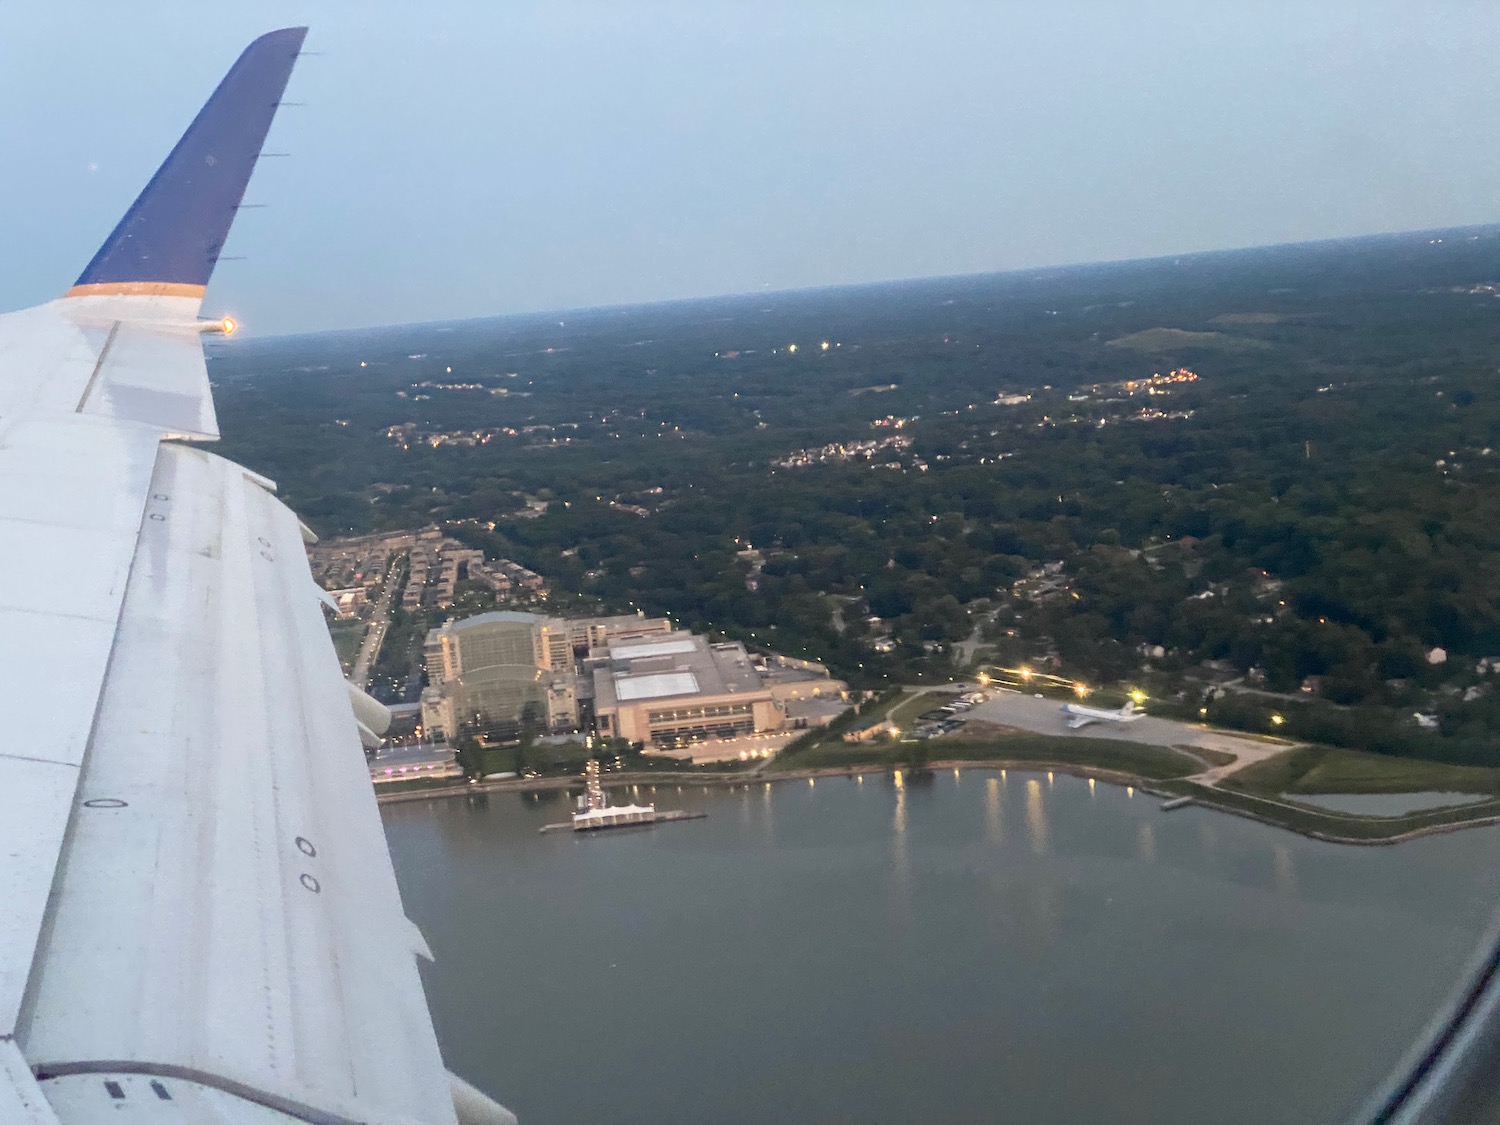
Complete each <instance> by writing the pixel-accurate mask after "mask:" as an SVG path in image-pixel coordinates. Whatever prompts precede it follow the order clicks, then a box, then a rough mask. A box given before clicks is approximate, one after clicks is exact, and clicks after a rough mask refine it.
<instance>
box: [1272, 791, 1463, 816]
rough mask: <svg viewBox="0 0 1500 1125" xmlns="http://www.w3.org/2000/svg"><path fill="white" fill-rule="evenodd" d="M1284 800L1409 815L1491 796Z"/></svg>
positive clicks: (1304, 796)
mask: <svg viewBox="0 0 1500 1125" xmlns="http://www.w3.org/2000/svg"><path fill="white" fill-rule="evenodd" d="M1281 799H1282V800H1283V801H1293V802H1296V803H1300V804H1304V805H1314V806H1316V807H1317V808H1320V809H1328V810H1329V811H1330V812H1338V813H1348V814H1350V815H1351V816H1406V815H1407V814H1408V813H1414V812H1423V811H1425V810H1427V809H1442V808H1449V807H1452V806H1454V805H1472V804H1475V803H1477V802H1479V801H1488V800H1490V798H1489V796H1488V795H1486V794H1484V793H1435V792H1434V793H1283V794H1282V795H1281Z"/></svg>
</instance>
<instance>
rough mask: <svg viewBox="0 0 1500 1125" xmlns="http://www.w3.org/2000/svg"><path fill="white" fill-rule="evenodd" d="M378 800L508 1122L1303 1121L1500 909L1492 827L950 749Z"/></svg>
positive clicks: (1381, 1043) (1405, 1031)
mask: <svg viewBox="0 0 1500 1125" xmlns="http://www.w3.org/2000/svg"><path fill="white" fill-rule="evenodd" d="M632 795H634V796H636V797H637V798H638V799H647V800H654V801H655V802H656V803H657V805H658V807H660V808H663V809H669V808H682V809H691V810H697V811H703V812H706V813H708V817H707V819H704V820H694V821H688V822H684V823H677V824H666V825H658V826H655V827H651V828H631V829H621V830H618V831H613V832H603V833H598V834H592V835H587V836H576V835H574V834H573V833H569V832H564V833H549V834H547V835H539V834H538V832H537V828H538V827H539V826H540V825H542V824H545V823H548V822H551V821H557V820H563V819H566V818H567V816H568V814H569V811H570V806H569V804H568V801H567V798H566V797H564V796H563V795H560V794H538V795H521V794H504V795H491V796H488V797H486V796H482V795H479V796H474V797H470V798H459V799H454V800H444V801H430V802H416V803H410V804H400V805H391V806H387V807H386V808H385V809H384V818H385V824H386V832H387V834H388V836H389V838H390V843H391V848H392V852H393V854H394V857H395V861H396V872H397V875H398V877H399V879H400V882H401V889H402V893H403V895H404V896H405V901H406V908H407V912H408V913H409V914H410V915H411V917H412V918H413V919H414V920H415V921H416V922H417V923H418V924H419V925H420V926H421V927H422V930H423V932H424V933H425V934H426V936H427V939H428V941H429V943H430V944H431V946H432V949H433V951H434V953H435V954H436V956H437V963H436V965H424V966H423V969H424V978H425V980H426V982H427V988H428V995H429V998H430V1000H431V1002H432V1008H433V1015H434V1018H435V1021H436V1024H437V1030H438V1037H439V1039H440V1040H441V1042H442V1044H443V1050H444V1054H445V1056H446V1057H447V1059H448V1062H449V1065H450V1066H452V1067H453V1068H454V1069H455V1070H457V1071H458V1073H460V1074H462V1075H464V1076H465V1077H466V1078H468V1079H470V1080H471V1081H473V1082H474V1083H475V1084H476V1085H479V1086H480V1087H482V1088H483V1089H485V1090H487V1091H489V1092H491V1093H493V1094H494V1095H495V1096H496V1097H498V1098H499V1100H501V1101H502V1102H504V1103H505V1104H506V1105H508V1106H509V1107H510V1108H511V1109H512V1110H514V1111H515V1112H516V1113H517V1114H518V1115H519V1116H520V1119H521V1122H522V1125H561V1123H568V1125H572V1123H577V1122H653V1123H661V1122H699V1121H714V1122H721V1123H726V1122H727V1123H735V1122H745V1123H749V1122H756V1123H764V1122H768V1121H775V1122H783V1123H802V1122H901V1123H910V1122H919V1121H920V1122H1009V1121H1017V1122H1037V1121H1059V1122H1075V1121H1121V1122H1153V1123H1157V1122H1179V1121H1180V1122H1195V1123H1196V1122H1206V1121H1213V1122H1219V1123H1229V1122H1256V1123H1264V1122H1298V1123H1303V1122H1309V1121H1336V1120H1338V1119H1339V1118H1340V1116H1341V1115H1342V1114H1345V1113H1347V1112H1349V1111H1351V1110H1352V1109H1354V1108H1356V1107H1357V1105H1358V1103H1359V1102H1360V1101H1361V1100H1362V1098H1363V1097H1364V1095H1365V1094H1366V1093H1367V1092H1368V1091H1369V1089H1370V1088H1371V1087H1372V1086H1373V1085H1374V1084H1375V1083H1376V1082H1377V1081H1379V1080H1380V1079H1381V1078H1382V1077H1383V1076H1384V1075H1385V1074H1386V1073H1387V1071H1388V1070H1389V1068H1390V1067H1391V1066H1392V1064H1393V1063H1394V1062H1395V1061H1396V1060H1397V1058H1398V1057H1399V1056H1400V1055H1401V1053H1402V1052H1403V1051H1404V1050H1405V1049H1406V1048H1407V1046H1408V1045H1409V1044H1410V1042H1411V1040H1412V1038H1413V1037H1414V1035H1415V1034H1416V1033H1417V1031H1418V1030H1419V1029H1420V1028H1421V1026H1422V1025H1423V1024H1424V1022H1425V1021H1426V1019H1427V1018H1428V1016H1429V1014H1430V1013H1431V1011H1432V1010H1433V1008H1434V1007H1435V1006H1436V1005H1437V1004H1438V1002H1439V1001H1440V999H1441V998H1443V997H1444V996H1445V995H1446V994H1447V992H1448V991H1449V989H1450V988H1451V987H1452V986H1453V985H1454V983H1455V982H1456V979H1457V974H1458V973H1459V971H1460V969H1461V968H1462V966H1463V965H1464V964H1465V962H1466V961H1467V959H1468V957H1469V956H1470V954H1471V953H1472V951H1473V947H1474V943H1475V940H1476V938H1477V936H1478V935H1479V933H1480V931H1481V930H1482V929H1483V928H1484V926H1485V924H1486V923H1487V921H1488V919H1489V916H1490V914H1491V913H1492V911H1493V909H1494V907H1495V905H1496V898H1497V896H1496V890H1497V882H1500V880H1497V867H1500V865H1497V864H1496V863H1495V857H1496V845H1497V842H1500V837H1497V835H1496V831H1497V830H1496V829H1494V828H1481V829H1473V830H1469V831H1464V832H1458V833H1452V834H1449V835H1443V836H1434V837H1430V838H1427V839H1422V840H1416V841H1412V842H1409V843H1405V844H1400V845H1397V846H1394V847H1347V846H1340V845H1333V844H1324V843H1319V842H1317V841H1313V840H1308V839H1304V838H1303V837H1300V836H1296V835H1293V834H1291V833H1289V832H1285V831H1282V830H1279V829H1275V828H1270V827H1267V826H1264V825H1260V824H1257V823H1254V822H1251V821H1247V820H1242V819H1239V818H1237V817H1232V816H1227V815H1224V814H1221V813H1215V812H1211V811H1208V810H1205V809H1201V808H1189V809H1185V810H1182V811H1178V812H1172V813H1162V812H1160V811H1159V809H1158V803H1159V802H1158V801H1157V800H1155V799H1153V798H1151V797H1149V796H1147V795H1146V794H1143V793H1141V792H1140V791H1139V790H1136V791H1133V792H1128V791H1127V790H1125V789H1122V788H1117V787H1114V786H1111V785H1106V784H1103V783H1099V784H1097V785H1091V784H1090V783H1089V782H1087V781H1084V780H1082V779H1078V778H1073V777H1069V776H1066V775H1063V774H1057V775H1056V776H1055V778H1052V779H1049V777H1048V775H1047V774H1045V773H1041V774H1037V773H1021V772H1017V771H1014V770H1012V771H1010V772H1009V773H1008V774H1005V775H1004V776H1002V774H1001V773H1000V772H999V771H993V770H966V771H964V772H963V773H962V774H961V775H955V774H954V773H952V772H946V773H939V774H938V775H936V776H935V777H931V778H930V779H928V780H926V781H922V782H920V783H907V784H904V785H898V784H897V783H896V782H895V781H894V780H893V779H892V778H891V777H889V776H885V775H876V774H871V775H868V776H866V777H864V778H861V779H855V778H822V779H819V780H818V781H817V782H816V784H809V783H808V782H807V781H799V782H778V783H777V784H775V785H770V784H758V785H755V786H752V787H750V788H742V789H739V790H735V791H728V790H722V789H713V790H709V791H705V790H703V789H702V788H699V787H692V786H689V787H687V788H685V789H683V790H678V789H677V787H675V786H662V787H659V788H658V789H657V790H656V791H655V792H653V791H652V790H651V789H649V788H647V787H642V788H641V789H640V790H639V792H638V793H635V794H632V793H631V792H629V791H622V792H619V793H615V794H614V795H613V799H614V800H615V801H616V802H623V801H625V800H627V799H628V798H629V797H631V796H632Z"/></svg>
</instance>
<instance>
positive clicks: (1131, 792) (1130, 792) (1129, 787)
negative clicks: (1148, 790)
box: [1125, 785, 1135, 797]
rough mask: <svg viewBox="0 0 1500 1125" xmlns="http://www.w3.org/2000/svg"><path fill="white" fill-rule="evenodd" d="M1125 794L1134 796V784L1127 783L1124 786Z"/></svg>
mask: <svg viewBox="0 0 1500 1125" xmlns="http://www.w3.org/2000/svg"><path fill="white" fill-rule="evenodd" d="M1125 796H1127V797H1134V796H1135V786H1134V785H1127V786H1125Z"/></svg>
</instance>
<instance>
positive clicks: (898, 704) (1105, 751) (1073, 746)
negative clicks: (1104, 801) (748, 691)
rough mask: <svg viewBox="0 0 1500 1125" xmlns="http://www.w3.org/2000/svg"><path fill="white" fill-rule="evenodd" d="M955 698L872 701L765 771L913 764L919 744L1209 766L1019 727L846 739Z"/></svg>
mask: <svg viewBox="0 0 1500 1125" xmlns="http://www.w3.org/2000/svg"><path fill="white" fill-rule="evenodd" d="M950 698H951V694H950V693H947V692H905V693H903V694H901V695H899V696H895V695H893V696H892V697H890V698H888V699H883V700H881V701H880V702H878V703H876V704H873V705H867V706H866V709H865V710H864V711H862V712H861V713H860V715H859V716H858V719H857V720H856V721H855V722H842V723H835V724H834V726H833V728H832V729H830V730H828V731H826V732H822V733H821V736H818V737H813V736H809V737H805V738H803V739H799V740H798V741H797V742H795V743H793V744H791V745H789V746H788V747H787V748H786V750H784V751H782V753H781V754H780V755H779V756H778V757H777V758H776V760H775V761H774V762H773V763H772V764H771V765H770V766H769V767H768V768H767V769H765V770H764V771H762V776H764V777H775V776H776V775H777V774H781V773H794V772H797V771H801V770H818V769H854V768H857V767H860V766H869V767H872V768H876V769H890V768H895V767H899V766H902V765H905V764H909V763H910V762H911V761H912V755H913V751H914V750H916V751H918V752H923V753H925V755H926V756H927V757H930V758H933V759H942V760H944V761H962V762H996V763H999V762H1015V763H1024V764H1028V765H1030V764H1035V765H1037V766H1048V765H1054V766H1064V767H1074V768H1084V769H1099V770H1108V771H1112V772H1114V773H1119V774H1125V775H1129V776H1133V777H1139V778H1141V779H1143V780H1148V781H1157V780H1163V779H1166V778H1176V777H1185V776H1187V775H1188V774H1192V773H1197V772H1198V771H1199V770H1200V769H1202V765H1201V763H1200V762H1199V761H1197V760H1195V759H1194V758H1191V757H1189V756H1188V755H1186V754H1181V753H1178V752H1177V751H1176V750H1171V749H1168V748H1166V747H1164V746H1148V745H1146V744H1144V743H1139V742H1117V741H1113V740H1111V739H1103V738H1068V737H1065V736H1060V735H1058V736H1054V735H1045V734H1030V733H1016V734H1002V735H995V736H992V737H985V738H977V737H967V736H964V735H961V734H958V735H948V736H946V737H943V738H938V739H932V740H929V741H925V742H901V741H898V740H897V739H894V738H890V737H885V736H882V737H878V738H873V739H871V740H870V741H868V742H845V741H843V739H842V737H841V733H842V731H843V730H845V729H849V728H851V727H856V728H863V727H868V726H871V725H873V724H875V723H878V722H879V721H880V720H881V719H888V720H889V721H891V722H892V723H894V724H895V725H896V726H897V728H898V729H901V730H907V729H910V727H911V726H913V725H915V723H916V719H917V716H918V715H920V714H921V713H922V712H924V711H929V710H931V709H932V708H934V707H939V706H941V705H942V704H943V703H945V702H947V700H948V699H950Z"/></svg>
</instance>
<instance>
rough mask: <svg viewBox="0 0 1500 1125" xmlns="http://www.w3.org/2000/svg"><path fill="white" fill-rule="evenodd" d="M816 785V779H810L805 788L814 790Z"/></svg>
mask: <svg viewBox="0 0 1500 1125" xmlns="http://www.w3.org/2000/svg"><path fill="white" fill-rule="evenodd" d="M817 784H818V779H817V778H815V777H810V778H808V779H807V787H808V788H809V789H815V788H817Z"/></svg>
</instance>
